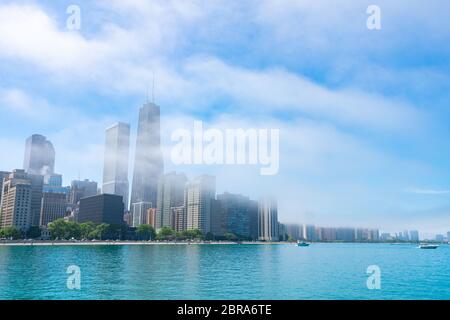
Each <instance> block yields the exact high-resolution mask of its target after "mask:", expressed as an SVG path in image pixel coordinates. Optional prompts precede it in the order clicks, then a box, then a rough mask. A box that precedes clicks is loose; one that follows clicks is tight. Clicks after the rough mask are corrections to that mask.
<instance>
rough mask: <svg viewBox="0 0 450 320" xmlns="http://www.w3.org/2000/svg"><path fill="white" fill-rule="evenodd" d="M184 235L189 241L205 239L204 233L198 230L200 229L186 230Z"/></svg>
mask: <svg viewBox="0 0 450 320" xmlns="http://www.w3.org/2000/svg"><path fill="white" fill-rule="evenodd" d="M183 235H184V236H185V237H186V238H187V239H191V240H192V239H203V233H202V232H201V231H200V230H198V229H193V230H185V231H183Z"/></svg>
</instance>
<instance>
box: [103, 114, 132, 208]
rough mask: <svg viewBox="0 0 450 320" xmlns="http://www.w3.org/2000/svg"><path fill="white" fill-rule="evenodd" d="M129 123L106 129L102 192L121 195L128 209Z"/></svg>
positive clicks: (117, 124)
mask: <svg viewBox="0 0 450 320" xmlns="http://www.w3.org/2000/svg"><path fill="white" fill-rule="evenodd" d="M129 147H130V125H129V124H127V123H122V122H119V123H116V124H114V125H112V126H111V127H109V128H107V129H106V138H105V155H104V165H103V187H102V192H103V193H108V194H116V195H119V196H122V198H123V201H124V207H125V210H128V189H129V185H128V153H129Z"/></svg>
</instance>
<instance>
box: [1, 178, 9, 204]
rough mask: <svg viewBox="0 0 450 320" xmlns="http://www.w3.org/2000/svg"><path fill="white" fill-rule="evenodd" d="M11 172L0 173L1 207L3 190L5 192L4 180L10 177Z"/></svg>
mask: <svg viewBox="0 0 450 320" xmlns="http://www.w3.org/2000/svg"><path fill="white" fill-rule="evenodd" d="M9 174H10V172H7V171H0V205H1V203H2V190H3V179H5V178H6V177H8V176H9Z"/></svg>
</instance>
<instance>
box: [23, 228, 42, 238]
mask: <svg viewBox="0 0 450 320" xmlns="http://www.w3.org/2000/svg"><path fill="white" fill-rule="evenodd" d="M26 236H27V238H28V239H36V238H40V237H41V228H39V227H38V226H32V227H30V228H29V229H28V230H27V233H26Z"/></svg>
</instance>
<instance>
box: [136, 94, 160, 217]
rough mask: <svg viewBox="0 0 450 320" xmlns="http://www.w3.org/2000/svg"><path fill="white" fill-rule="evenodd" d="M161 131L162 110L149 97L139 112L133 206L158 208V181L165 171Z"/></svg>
mask: <svg viewBox="0 0 450 320" xmlns="http://www.w3.org/2000/svg"><path fill="white" fill-rule="evenodd" d="M160 130H161V124H160V108H159V106H157V105H156V104H155V103H154V101H153V102H149V101H148V97H147V102H146V103H145V104H144V105H143V106H142V107H141V108H140V110H139V123H138V131H137V138H136V151H135V152H136V153H135V159H134V172H133V183H132V190H131V205H132V204H133V203H138V202H151V203H152V207H154V208H155V207H156V198H157V188H158V179H159V177H160V176H161V174H162V173H163V171H164V164H163V158H162V152H161V136H160Z"/></svg>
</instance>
